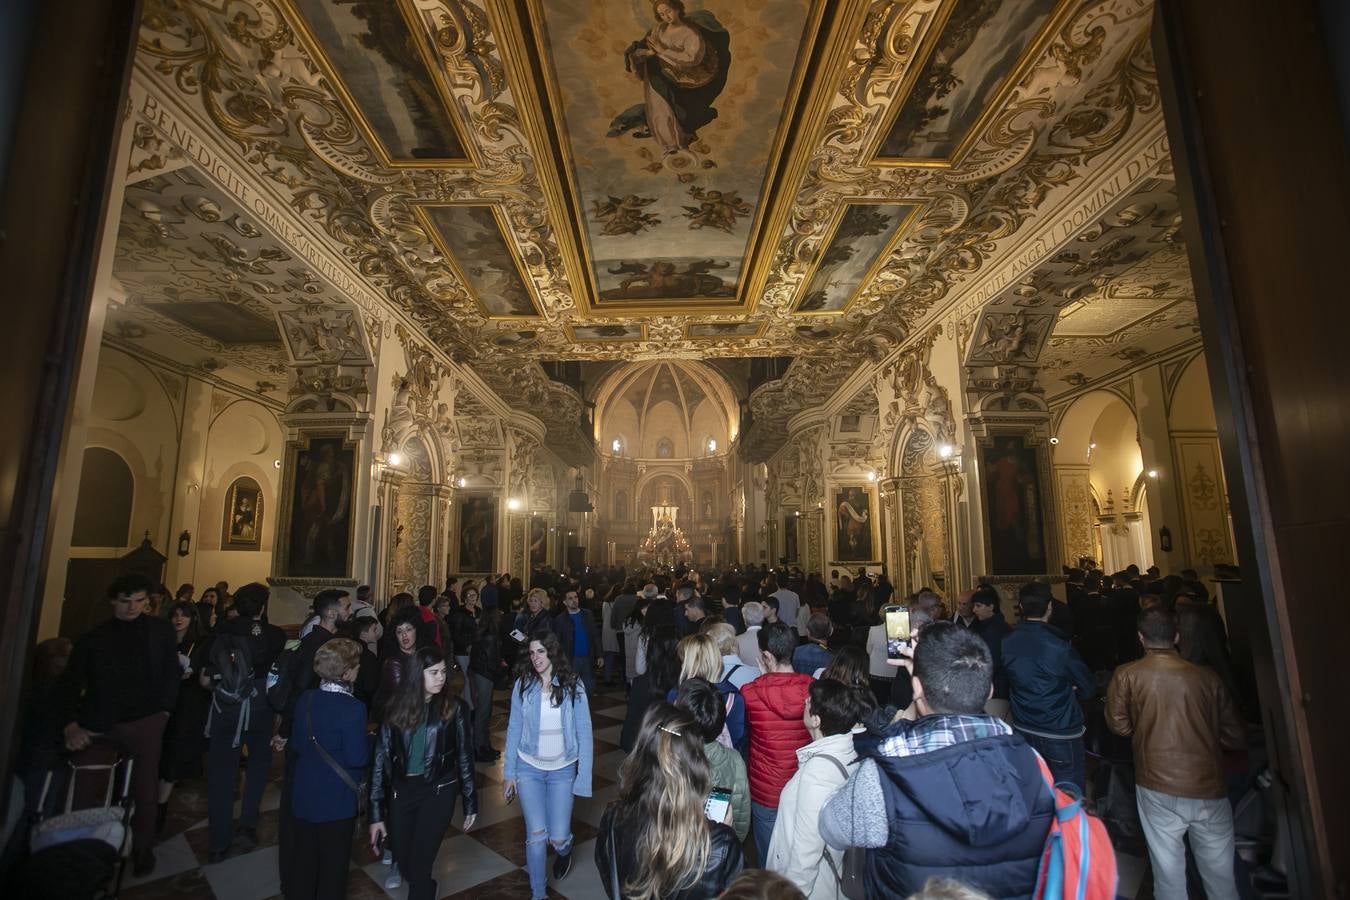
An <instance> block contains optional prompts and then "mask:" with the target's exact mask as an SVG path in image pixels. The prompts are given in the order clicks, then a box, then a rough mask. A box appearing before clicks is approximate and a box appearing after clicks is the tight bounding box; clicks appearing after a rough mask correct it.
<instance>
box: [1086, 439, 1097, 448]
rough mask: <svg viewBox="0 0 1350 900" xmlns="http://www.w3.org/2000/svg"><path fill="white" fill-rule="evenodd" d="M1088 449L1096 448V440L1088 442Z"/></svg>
mask: <svg viewBox="0 0 1350 900" xmlns="http://www.w3.org/2000/svg"><path fill="white" fill-rule="evenodd" d="M1088 449H1089V450H1096V449H1097V442H1096V441H1092V442H1090V443H1089V444H1088Z"/></svg>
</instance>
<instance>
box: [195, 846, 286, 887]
mask: <svg viewBox="0 0 1350 900" xmlns="http://www.w3.org/2000/svg"><path fill="white" fill-rule="evenodd" d="M202 871H203V872H205V873H206V880H207V881H208V882H209V883H210V884H211V890H212V892H213V893H214V894H215V895H216V900H265V898H267V897H272V896H275V895H276V894H278V893H280V891H281V880H280V878H279V876H278V874H277V848H276V847H274V846H273V847H265V848H263V849H261V850H255V851H253V852H252V853H248V854H245V855H243V856H234V857H231V858H229V859H227V860H225V861H224V862H222V863H218V864H217V865H214V866H206V867H204V868H203V869H202Z"/></svg>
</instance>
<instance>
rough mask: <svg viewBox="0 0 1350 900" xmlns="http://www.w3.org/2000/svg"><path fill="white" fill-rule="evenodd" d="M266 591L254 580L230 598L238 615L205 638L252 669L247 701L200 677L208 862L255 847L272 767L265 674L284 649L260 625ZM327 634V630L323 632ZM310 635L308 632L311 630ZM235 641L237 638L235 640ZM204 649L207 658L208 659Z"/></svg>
mask: <svg viewBox="0 0 1350 900" xmlns="http://www.w3.org/2000/svg"><path fill="white" fill-rule="evenodd" d="M268 593H269V592H268V590H267V587H266V586H265V585H262V584H258V583H257V582H254V583H253V584H246V585H244V586H243V587H241V588H240V589H239V591H238V592H237V593H236V594H235V595H234V608H235V611H236V612H237V613H239V615H238V616H236V617H235V618H233V619H227V620H225V621H222V622H221V623H220V625H219V626H217V628H216V632H215V634H214V635H212V637H211V640H212V642H213V644H214V643H218V642H222V641H231V642H232V643H239V644H243V645H244V646H246V647H247V651H246V652H247V653H248V659H249V662H250V663H251V664H252V666H253V690H254V693H253V695H252V696H251V697H249V698H247V699H244V700H239V701H236V700H235V698H233V697H231V696H229V695H228V693H229V692H228V691H224V690H216V689H215V688H216V687H217V686H218V685H220V683H221V673H220V672H217V671H214V670H213V668H212V667H211V666H209V665H208V667H207V670H206V672H205V675H206V678H207V679H208V681H209V682H210V684H211V687H212V696H211V712H210V718H209V719H208V720H207V736H208V738H209V740H210V745H209V749H208V750H207V756H206V791H207V817H208V819H209V821H210V829H211V831H210V834H211V844H210V857H209V859H210V861H211V862H213V863H216V862H220V861H221V860H223V859H224V858H225V854H226V853H227V852H228V851H229V848H230V842H231V840H232V839H234V840H235V841H236V842H237V846H238V848H239V850H240V852H243V853H248V852H250V851H251V850H253V849H254V848H255V847H257V846H258V831H257V827H258V811H259V808H260V807H261V804H262V795H263V790H264V789H265V788H266V787H267V775H268V771H269V770H270V769H271V767H272V748H271V746H269V744H268V740H269V739H270V738H271V736H272V711H271V710H270V709H269V708H268V706H267V671H268V670H269V669H270V668H272V663H273V662H275V661H276V658H277V656H278V655H280V653H281V651H282V648H283V647H285V646H286V633H285V632H284V631H282V630H281V629H280V628H278V627H277V626H275V625H269V624H267V623H266V622H263V621H262V620H261V619H262V615H263V612H264V610H265V609H266V608H267V598H268ZM323 633H324V634H328V632H326V631H325V632H323ZM311 634H313V632H311ZM235 639H238V640H235ZM212 651H213V648H212V647H208V649H207V658H208V659H211V658H214V654H213V652H212ZM241 745H243V746H246V747H248V769H247V770H246V772H245V773H244V794H243V797H242V802H241V803H240V809H239V832H238V835H237V836H236V835H235V834H234V787H235V782H236V781H237V780H238V775H239V748H240V746H241Z"/></svg>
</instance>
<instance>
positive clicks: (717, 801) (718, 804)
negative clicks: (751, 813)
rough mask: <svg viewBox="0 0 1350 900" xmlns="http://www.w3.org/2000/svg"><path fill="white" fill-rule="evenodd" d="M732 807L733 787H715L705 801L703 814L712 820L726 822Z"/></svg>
mask: <svg viewBox="0 0 1350 900" xmlns="http://www.w3.org/2000/svg"><path fill="white" fill-rule="evenodd" d="M730 808H731V788H724V787H715V788H713V789H712V793H710V794H709V795H708V799H707V800H705V801H704V802H703V814H704V815H705V816H707V817H708V819H709V821H712V822H725V821H726V820H727V810H728V809H730Z"/></svg>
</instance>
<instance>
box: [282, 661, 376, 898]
mask: <svg viewBox="0 0 1350 900" xmlns="http://www.w3.org/2000/svg"><path fill="white" fill-rule="evenodd" d="M360 665H361V648H360V647H359V646H357V644H356V641H353V640H349V639H347V638H333V639H332V640H330V641H329V642H328V643H326V644H324V645H323V646H322V647H320V648H319V649H318V650H316V651H315V653H314V674H315V675H317V676H318V677H319V686H318V687H317V688H311V689H310V690H308V691H305V692H304V693H303V694H301V695H300V699H299V700H297V701H296V704H295V724H294V726H293V728H292V731H291V739H290V747H291V748H294V753H295V756H296V762H295V776H294V782H293V784H294V788H293V795H292V797H293V799H292V800H291V816H292V824H293V826H294V828H295V841H294V846H295V859H294V860H293V861H292V863H291V866H292V868H291V871H292V873H293V874H292V875H291V887H290V889H289V890H288V891H287V893H286V896H287V898H288V900H340V898H342V897H344V896H346V894H347V870H348V867H349V864H350V863H351V856H352V830H353V828H355V826H356V812H357V792H358V791H359V790H360V789H361V782H362V781H363V780H364V779H365V774H366V763H367V762H369V760H370V741H369V740H367V738H366V705H365V704H364V703H362V702H361V701H360V700H357V699H356V698H355V697H354V696H352V682H353V681H355V680H356V672H357V669H358V668H360Z"/></svg>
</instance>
